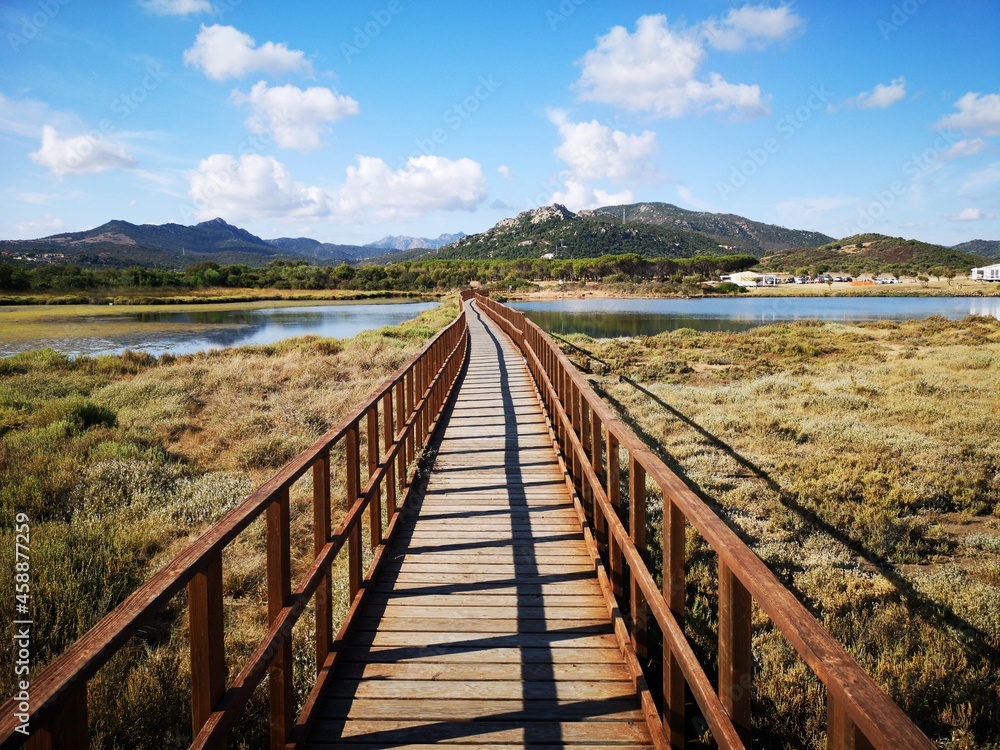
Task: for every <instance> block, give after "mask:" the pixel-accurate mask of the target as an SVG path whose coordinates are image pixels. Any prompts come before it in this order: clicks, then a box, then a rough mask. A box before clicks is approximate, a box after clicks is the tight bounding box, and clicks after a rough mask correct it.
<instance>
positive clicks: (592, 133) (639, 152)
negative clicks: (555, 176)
mask: <svg viewBox="0 0 1000 750" xmlns="http://www.w3.org/2000/svg"><path fill="white" fill-rule="evenodd" d="M549 119H550V120H551V121H552V123H553V124H554V125H556V126H558V128H559V135H560V136H561V137H562V143H561V144H560V145H559V146H558V147H557V148H556V150H555V155H556V156H557V157H559V158H560V159H561V160H562V161H564V162H566V164H568V165H569V169H570V174H571V175H572V176H573V177H575V178H577V179H578V180H611V181H612V182H615V183H621V184H632V183H636V182H640V181H642V180H648V179H652V178H654V177H656V175H657V172H656V168H655V167H654V166H653V164H652V161H651V159H652V157H653V156H654V155H655V154H657V153H658V152H659V150H660V144H659V143H658V142H657V140H656V133H654V132H653V131H651V130H646V131H643V132H642V133H641V134H639V135H629V134H628V133H625V132H624V131H621V130H614V129H612V128H611V127H609V126H607V125H602V124H601V123H599V122H598V121H597V120H591V121H590V122H570V121H569V120H568V119H567V117H566V114H565V113H564V112H562V111H560V110H552V111H550V112H549Z"/></svg>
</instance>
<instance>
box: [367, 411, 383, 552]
mask: <svg viewBox="0 0 1000 750" xmlns="http://www.w3.org/2000/svg"><path fill="white" fill-rule="evenodd" d="M378 433H379V429H378V401H375V402H374V403H373V404H372V408H371V409H369V410H368V432H367V436H368V481H369V482H370V481H371V478H372V477H373V476H374V475H375V472H377V471H378V461H379V452H378ZM368 530H369V532H370V534H371V546H372V549H375V548H376V547H378V546H379V545H380V544H381V543H382V491H381V489H380V487H379V485H375V487H373V488H372V496H371V499H370V500H369V501H368Z"/></svg>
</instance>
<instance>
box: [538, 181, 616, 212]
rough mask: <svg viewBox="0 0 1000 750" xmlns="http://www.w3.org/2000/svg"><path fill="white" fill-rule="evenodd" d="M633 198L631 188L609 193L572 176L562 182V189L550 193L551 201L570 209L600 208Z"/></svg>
mask: <svg viewBox="0 0 1000 750" xmlns="http://www.w3.org/2000/svg"><path fill="white" fill-rule="evenodd" d="M634 200H635V196H634V195H633V193H632V191H631V190H622V191H621V192H618V193H611V192H608V191H607V190H601V189H600V188H592V187H590V186H589V185H586V184H584V183H582V182H580V181H579V180H577V179H576V178H574V177H569V178H567V179H566V180H565V181H564V182H563V188H562V190H558V191H556V192H555V193H553V194H552V202H553V203H561V204H562V205H564V206H566V208H568V209H569V210H570V211H582V210H583V209H585V208H600V207H601V206H611V205H621V204H622V203H632V202H634Z"/></svg>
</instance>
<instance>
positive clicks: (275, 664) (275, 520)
mask: <svg viewBox="0 0 1000 750" xmlns="http://www.w3.org/2000/svg"><path fill="white" fill-rule="evenodd" d="M288 513H289V511H288V488H287V487H286V488H285V489H283V490H281V491H280V492H279V493H278V495H277V498H276V499H275V500H274V501H273V502H272V503H271V504H270V505H269V506H268V508H267V621H268V622H269V623H270V622H274V620H275V619H276V618H277V617H278V615H280V614H281V610H282V609H283V608H284V606H285V602H286V601H288V598H289V597H290V596H291V595H292V570H291V540H290V533H289V515H288ZM286 636H287V637H286V638H285V642H284V643H282V644H281V647H280V648H279V649H278V651H277V653H276V654H275V655H274V659H273V660H272V661H271V666H270V667H269V668H268V682H269V684H270V693H271V748H272V750H283V748H284V747H285V743H286V742H287V741H288V737H289V735H290V733H291V731H292V725H293V724H294V723H295V714H294V711H293V708H292V634H291V633H287V634H286Z"/></svg>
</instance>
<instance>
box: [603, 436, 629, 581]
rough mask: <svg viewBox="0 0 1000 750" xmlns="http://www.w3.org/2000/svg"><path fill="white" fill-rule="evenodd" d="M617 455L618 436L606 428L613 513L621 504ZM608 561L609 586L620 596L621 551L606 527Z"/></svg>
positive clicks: (609, 491)
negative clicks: (609, 569)
mask: <svg viewBox="0 0 1000 750" xmlns="http://www.w3.org/2000/svg"><path fill="white" fill-rule="evenodd" d="M619 461H620V459H619V457H618V438H617V437H615V436H614V434H613V433H612V432H611V430H610V429H609V430H608V476H607V480H608V500H610V501H611V507H613V508H614V509H615V513H618V512H619V509H620V508H621V505H622V494H621V493H622V484H621V463H619ZM608 563H609V564H610V567H611V588H613V589H614V592H615V596H617V597H619V598H620V597H621V596H622V595H623V594H624V592H625V589H624V586H623V582H622V574H623V568H624V567H625V565H624V562H623V560H622V552H621V549H620V548H619V546H618V542H616V541H615V537H614V534H613V533H611V529H610V527H609V529H608Z"/></svg>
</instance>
